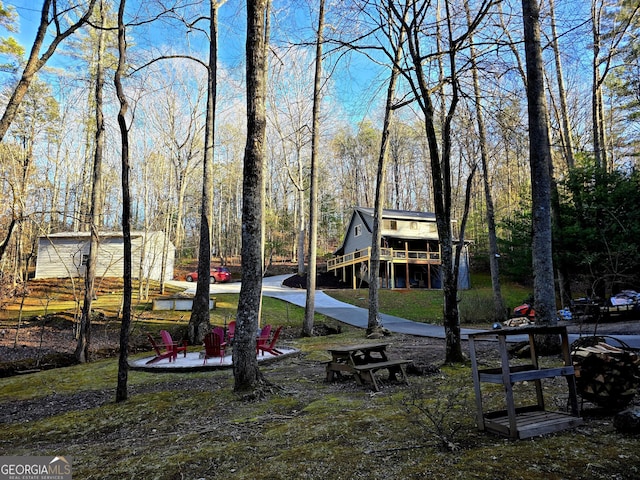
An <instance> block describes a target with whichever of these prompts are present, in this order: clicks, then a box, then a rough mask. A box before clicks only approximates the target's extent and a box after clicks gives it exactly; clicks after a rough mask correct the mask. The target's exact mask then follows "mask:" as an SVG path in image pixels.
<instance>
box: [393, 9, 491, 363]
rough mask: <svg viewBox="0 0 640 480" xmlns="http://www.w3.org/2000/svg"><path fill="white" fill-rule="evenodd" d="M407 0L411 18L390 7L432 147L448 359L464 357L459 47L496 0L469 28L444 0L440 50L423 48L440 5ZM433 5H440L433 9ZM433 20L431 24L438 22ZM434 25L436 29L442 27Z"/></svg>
mask: <svg viewBox="0 0 640 480" xmlns="http://www.w3.org/2000/svg"><path fill="white" fill-rule="evenodd" d="M408 3H409V4H410V5H409V17H408V18H407V20H404V12H403V11H402V9H400V8H398V5H397V4H394V2H390V7H391V9H392V11H393V14H394V18H395V19H396V21H397V22H399V23H400V24H401V25H403V28H405V29H406V32H407V49H408V56H407V63H408V65H406V66H405V68H403V69H402V72H403V76H404V77H405V79H406V81H407V82H408V83H409V85H410V88H411V92H412V93H413V95H414V97H415V99H416V102H417V104H418V107H419V109H420V112H421V113H422V116H423V120H424V129H425V136H426V138H427V142H428V147H429V150H428V155H429V163H430V166H431V173H432V181H433V200H434V204H435V205H434V206H435V208H434V210H435V216H436V225H437V228H438V238H439V241H440V248H441V258H442V288H443V297H444V305H443V314H444V327H445V338H446V348H445V361H446V362H460V361H463V360H464V355H463V354H462V343H461V337H460V318H459V311H458V274H459V266H460V255H461V252H462V248H463V242H464V229H465V225H466V218H467V212H468V205H469V197H470V188H469V186H470V185H469V182H470V181H471V176H472V175H473V171H472V172H471V174H470V176H469V178H468V180H467V188H466V190H465V192H466V194H465V207H464V214H463V217H462V219H461V221H460V232H459V234H458V238H457V239H454V232H453V227H452V220H453V218H452V203H453V193H454V192H453V188H452V135H451V128H452V124H453V120H454V115H455V112H456V108H457V106H458V102H459V100H460V85H459V79H458V68H459V67H458V65H457V60H458V55H459V51H460V50H461V49H462V48H463V47H464V45H465V44H466V42H467V41H468V40H469V35H470V34H471V33H472V32H473V31H474V30H475V29H476V28H477V27H478V25H479V24H480V22H481V21H482V20H483V19H484V17H485V16H486V15H487V13H488V12H489V9H490V7H491V6H492V5H493V3H494V2H493V0H483V1H482V2H480V4H479V6H478V7H477V10H476V11H475V13H474V14H473V15H472V20H471V22H469V23H468V25H467V28H465V29H462V30H461V31H458V30H457V28H456V27H455V19H454V18H453V14H452V12H451V9H450V2H449V1H447V0H445V1H444V9H445V12H446V15H445V17H444V19H443V20H442V22H444V28H445V35H443V37H444V39H443V40H444V42H445V43H446V46H444V47H443V48H442V49H441V50H440V49H438V48H437V45H438V44H439V40H441V38H440V37H439V36H437V37H438V38H436V51H435V52H434V53H427V52H425V51H424V50H425V41H426V40H427V38H426V35H427V32H430V31H431V30H432V29H429V28H426V25H425V24H426V22H427V19H429V18H433V17H435V20H434V21H435V22H436V24H439V23H440V21H441V20H440V14H439V12H438V11H437V10H438V9H439V6H435V7H434V5H432V3H431V2H419V1H416V0H412V1H410V2H408ZM434 8H435V10H436V11H433V10H434ZM430 15H432V17H430ZM435 26H436V25H433V27H434V28H435ZM435 30H436V32H438V28H436V29H435ZM445 60H446V62H447V66H446V69H445V68H443V66H442V65H441V64H442V62H444V61H445ZM430 61H432V62H433V61H435V62H436V65H431V64H430V63H429V62H430ZM430 67H431V68H436V69H439V70H440V71H441V72H442V73H440V77H441V79H442V81H441V82H440V83H437V84H435V85H434V84H433V81H432V78H433V77H432V75H431V73H430ZM445 71H446V72H447V76H446V77H445V76H444V73H443V72H445ZM442 82H445V83H442ZM445 86H446V87H447V88H448V91H447V92H446V93H447V94H446V95H444V89H445ZM438 104H440V105H442V106H443V107H442V108H444V106H445V105H446V111H443V112H442V113H441V115H438V107H437V106H438ZM454 244H455V245H454Z"/></svg>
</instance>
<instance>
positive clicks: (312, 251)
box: [302, 0, 324, 336]
mask: <svg viewBox="0 0 640 480" xmlns="http://www.w3.org/2000/svg"><path fill="white" fill-rule="evenodd" d="M323 30H324V0H320V9H319V11H318V33H317V37H316V70H315V78H314V83H313V113H312V117H313V120H312V122H313V126H312V128H311V135H312V139H311V185H310V188H309V268H308V269H307V296H306V301H305V309H304V320H303V323H302V335H303V336H311V334H312V333H313V317H314V315H315V298H316V271H317V266H316V257H317V251H318V155H319V151H318V150H319V147H320V103H321V95H320V89H321V80H322V43H323V41H324V40H323Z"/></svg>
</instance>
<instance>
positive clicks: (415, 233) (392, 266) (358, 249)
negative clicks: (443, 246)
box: [327, 207, 470, 289]
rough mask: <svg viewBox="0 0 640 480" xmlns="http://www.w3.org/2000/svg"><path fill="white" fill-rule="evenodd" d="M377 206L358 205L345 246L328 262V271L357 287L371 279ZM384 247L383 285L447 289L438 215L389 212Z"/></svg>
mask: <svg viewBox="0 0 640 480" xmlns="http://www.w3.org/2000/svg"><path fill="white" fill-rule="evenodd" d="M373 216H374V210H373V208H364V207H357V208H355V209H354V211H353V214H352V216H351V220H350V222H349V226H348V228H347V231H346V234H345V237H344V241H343V242H342V246H341V247H340V248H339V249H338V250H336V251H335V253H334V258H331V259H329V260H328V261H327V271H333V272H334V273H335V274H336V275H338V276H341V277H342V280H343V281H344V282H349V283H351V284H352V285H353V288H356V287H357V286H358V285H359V283H362V282H367V283H368V282H369V273H368V272H369V271H370V259H371V244H372V242H371V241H372V238H373ZM381 236H382V238H381V249H380V269H379V272H380V277H379V279H378V282H379V285H380V286H381V287H382V288H407V287H418V288H441V287H442V282H441V278H442V275H441V268H442V260H441V255H440V242H439V241H438V229H437V226H436V217H435V214H433V213H428V212H410V211H404V210H383V212H382V231H381ZM458 285H459V287H460V288H463V289H464V288H469V287H470V281H469V259H468V249H467V247H466V245H465V247H464V248H463V251H462V258H461V260H460V278H459V281H458Z"/></svg>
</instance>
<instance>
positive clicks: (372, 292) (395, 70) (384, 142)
mask: <svg viewBox="0 0 640 480" xmlns="http://www.w3.org/2000/svg"><path fill="white" fill-rule="evenodd" d="M390 1H391V0H390ZM387 13H388V15H389V17H391V10H387ZM406 18H407V9H406V8H405V9H404V12H403V17H402V21H401V22H400V24H399V35H398V39H397V43H396V44H395V45H394V58H393V65H392V66H391V76H390V78H389V85H387V100H386V103H385V108H384V123H383V126H382V137H381V139H380V152H379V155H378V171H377V175H376V196H375V203H374V214H373V231H372V232H371V261H370V268H369V313H368V317H367V335H371V334H372V333H374V332H375V331H376V330H377V329H379V328H380V327H381V326H382V322H381V321H380V316H379V311H380V296H379V292H378V277H379V276H380V248H381V245H380V244H381V240H382V212H383V210H384V186H385V178H384V177H385V175H384V172H385V170H386V160H387V151H388V147H389V136H390V130H391V122H392V120H393V102H394V99H395V94H396V84H397V81H398V76H399V75H400V60H401V58H402V44H403V43H404V39H405V33H406V30H405V28H404V24H405V22H406ZM388 21H389V22H391V21H392V19H391V18H389V19H388ZM390 39H391V37H390Z"/></svg>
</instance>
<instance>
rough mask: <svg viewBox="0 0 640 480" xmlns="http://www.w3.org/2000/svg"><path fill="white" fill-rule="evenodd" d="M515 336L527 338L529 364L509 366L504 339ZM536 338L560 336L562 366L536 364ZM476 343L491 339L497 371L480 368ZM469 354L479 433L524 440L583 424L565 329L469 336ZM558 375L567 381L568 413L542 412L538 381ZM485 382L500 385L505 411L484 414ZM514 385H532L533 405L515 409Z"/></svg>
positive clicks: (539, 328)
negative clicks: (533, 391) (534, 399)
mask: <svg viewBox="0 0 640 480" xmlns="http://www.w3.org/2000/svg"><path fill="white" fill-rule="evenodd" d="M514 335H526V336H528V339H529V348H530V359H529V362H528V363H525V364H519V365H512V364H511V362H510V358H509V350H508V347H507V338H508V337H509V336H514ZM537 335H559V336H560V341H561V346H562V364H561V365H559V366H556V367H548V368H542V367H541V366H540V365H539V363H538V355H537V353H536V348H535V347H536V344H535V337H536V336H537ZM479 340H494V344H495V345H496V346H497V350H498V354H499V360H500V367H499V368H484V369H481V368H479V365H478V359H477V357H476V349H475V342H477V341H479ZM495 340H497V342H495ZM469 353H470V356H471V370H472V375H473V386H474V390H475V394H476V408H477V421H478V428H479V429H480V430H488V431H491V432H494V433H497V434H500V435H504V436H507V437H509V438H511V439H523V438H529V437H533V436H537V435H542V434H545V433H551V432H556V431H559V430H563V429H565V428H572V427H575V426H577V425H580V424H581V423H582V419H581V418H580V417H579V412H578V400H577V397H576V384H575V377H574V368H573V364H572V363H571V354H570V352H569V340H568V335H567V329H566V327H560V326H531V327H519V328H503V329H498V330H489V331H483V332H478V333H474V334H469ZM559 376H561V377H564V378H565V379H566V381H567V389H568V406H569V412H553V411H548V410H546V409H545V403H544V398H543V387H542V383H541V380H542V379H545V378H553V377H559ZM485 382H488V383H494V384H498V385H502V386H503V388H504V395H505V403H506V409H505V410H500V411H495V412H489V413H487V412H484V409H483V405H482V391H481V384H482V383H485ZM516 382H533V384H534V385H535V389H536V403H535V404H534V405H528V406H520V407H516V402H515V400H514V392H513V385H514V383H516Z"/></svg>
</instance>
